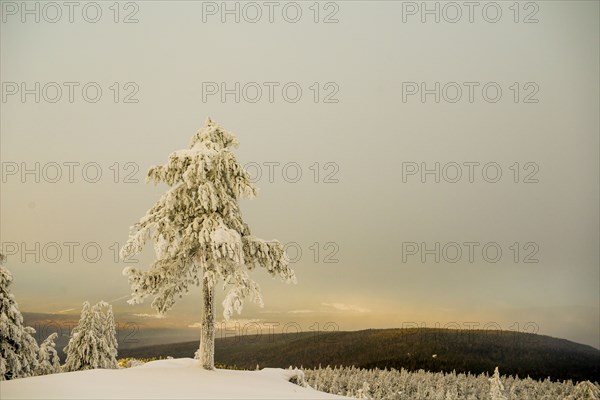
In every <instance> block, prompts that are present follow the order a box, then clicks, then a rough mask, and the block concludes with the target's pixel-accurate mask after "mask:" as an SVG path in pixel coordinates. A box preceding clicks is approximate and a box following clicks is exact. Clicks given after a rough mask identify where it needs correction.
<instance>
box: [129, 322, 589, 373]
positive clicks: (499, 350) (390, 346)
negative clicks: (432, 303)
mask: <svg viewBox="0 0 600 400" xmlns="http://www.w3.org/2000/svg"><path fill="white" fill-rule="evenodd" d="M197 347H198V342H197V341H194V342H185V343H174V344H165V345H155V346H148V347H139V348H133V349H127V350H123V351H120V352H119V357H158V356H172V357H193V355H194V352H195V351H196V349H197ZM216 362H218V363H223V364H227V365H235V366H238V367H241V368H255V367H256V365H257V364H258V365H260V367H288V366H290V365H296V366H300V365H302V366H304V367H316V366H319V365H322V366H326V365H331V366H333V365H345V366H350V365H354V366H357V367H362V368H374V367H378V368H386V367H387V368H396V369H400V368H405V369H408V370H418V369H424V370H428V371H452V370H456V372H471V373H477V374H478V373H482V372H490V373H491V372H493V370H494V368H495V367H496V366H498V367H499V368H500V371H501V372H502V374H506V375H515V374H518V375H519V376H520V377H526V376H530V377H531V378H535V379H544V378H547V377H551V378H552V379H553V380H563V379H573V380H585V379H588V380H591V381H600V351H599V350H597V349H594V348H593V347H590V346H586V345H582V344H578V343H574V342H570V341H568V340H565V339H557V338H552V337H549V336H542V335H534V334H529V333H518V332H507V331H483V330H468V331H463V330H448V329H431V328H420V329H369V330H363V331H355V332H334V333H323V332H320V333H319V334H318V335H317V334H316V333H315V332H303V333H300V334H287V335H285V334H274V335H266V334H265V335H261V336H237V337H229V338H222V339H217V341H216Z"/></svg>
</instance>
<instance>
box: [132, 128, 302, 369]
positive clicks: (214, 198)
mask: <svg viewBox="0 0 600 400" xmlns="http://www.w3.org/2000/svg"><path fill="white" fill-rule="evenodd" d="M237 145H238V141H237V139H236V138H235V137H234V136H233V135H232V134H231V133H229V132H227V131H225V130H223V129H222V128H220V127H219V126H218V125H217V124H216V123H214V122H213V121H211V120H210V118H209V119H207V121H206V124H205V126H204V127H203V128H202V129H201V130H200V131H198V132H197V133H196V134H195V135H194V136H193V138H192V141H191V144H190V147H189V149H186V150H180V151H176V152H174V153H172V154H171V155H170V156H169V160H168V161H167V163H166V164H165V165H163V166H157V167H152V168H150V170H149V171H148V180H149V181H153V182H154V183H159V182H164V183H166V184H167V185H169V186H170V189H169V190H168V191H167V192H166V193H165V194H164V195H163V196H162V197H161V198H160V199H159V200H158V202H157V203H156V204H155V205H154V206H153V207H152V208H151V209H150V210H149V211H148V212H147V213H146V216H145V217H143V218H142V219H141V220H140V221H139V222H138V223H137V224H135V225H134V226H133V227H132V228H131V232H130V236H129V240H128V241H127V243H126V244H125V246H124V247H123V249H122V250H121V257H123V258H127V257H129V256H131V255H134V254H136V253H139V252H140V251H141V250H142V248H143V246H144V245H145V243H146V241H147V240H148V239H150V238H151V239H152V240H153V242H154V248H155V253H156V260H155V261H154V263H153V264H152V265H151V267H150V269H149V271H141V270H139V269H136V268H126V269H125V270H124V271H123V272H124V274H125V275H127V276H128V278H129V284H130V286H131V289H132V292H133V293H132V298H131V300H129V302H130V303H131V304H133V303H141V302H142V301H143V300H144V298H146V297H147V296H155V297H154V300H153V302H152V307H153V308H155V309H156V310H157V312H158V313H159V314H163V313H165V312H166V311H167V310H169V309H170V308H171V307H172V306H173V305H174V303H175V298H176V296H179V297H181V296H182V295H183V294H186V293H188V291H189V287H190V286H191V285H196V286H200V284H201V285H202V298H203V300H202V303H203V309H202V316H201V334H200V347H199V349H198V351H197V352H196V357H197V358H199V359H200V361H201V365H202V366H203V367H204V368H206V369H214V334H215V333H214V331H215V327H214V324H215V291H214V287H215V285H216V283H217V282H218V281H220V280H222V281H223V282H224V289H226V288H228V291H227V294H226V296H225V300H224V301H223V307H224V311H223V315H224V318H225V319H226V320H228V319H229V318H230V317H231V315H232V314H233V312H234V311H237V312H238V313H240V312H241V310H242V305H243V301H244V299H249V300H252V301H254V302H256V303H258V304H259V305H262V297H261V294H260V290H259V286H258V284H257V283H256V282H254V281H253V280H252V279H250V277H249V275H248V271H250V270H252V269H253V268H255V267H256V266H260V267H262V268H265V269H266V270H267V271H268V272H269V273H270V274H271V275H273V276H276V275H279V276H280V277H281V279H282V280H284V281H286V282H295V276H294V272H293V271H292V270H291V269H290V268H289V266H288V260H287V257H286V255H285V252H284V249H283V246H282V245H281V243H279V242H278V241H264V240H261V239H258V238H256V237H253V236H252V235H251V234H250V229H249V228H248V226H247V225H246V224H245V223H244V221H243V220H242V215H241V211H240V206H239V200H240V199H241V198H244V197H245V198H252V197H254V196H255V195H256V189H255V187H254V186H253V185H252V183H251V182H250V178H249V175H248V173H247V172H246V171H245V170H244V169H243V168H242V167H241V166H240V165H239V164H238V162H237V161H236V159H235V157H234V155H233V153H232V151H231V148H232V147H237Z"/></svg>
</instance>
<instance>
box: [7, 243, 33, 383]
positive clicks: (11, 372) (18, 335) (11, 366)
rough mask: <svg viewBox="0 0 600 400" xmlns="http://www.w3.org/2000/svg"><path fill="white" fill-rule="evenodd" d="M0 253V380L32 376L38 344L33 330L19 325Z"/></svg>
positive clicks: (20, 322) (16, 308) (19, 316)
mask: <svg viewBox="0 0 600 400" xmlns="http://www.w3.org/2000/svg"><path fill="white" fill-rule="evenodd" d="M4 261H5V257H4V255H3V254H0V380H5V379H14V378H23V377H26V376H31V375H33V373H34V371H35V368H36V366H37V351H38V345H37V343H36V341H35V338H34V337H33V334H34V333H35V330H34V329H33V328H31V327H28V326H27V327H26V326H24V325H23V316H22V315H21V312H20V311H19V306H18V305H17V303H16V301H15V297H14V295H13V294H12V293H10V291H9V290H8V287H9V286H10V284H11V282H12V280H13V277H12V274H11V273H10V271H9V270H8V269H6V268H5V267H4V265H3V264H4Z"/></svg>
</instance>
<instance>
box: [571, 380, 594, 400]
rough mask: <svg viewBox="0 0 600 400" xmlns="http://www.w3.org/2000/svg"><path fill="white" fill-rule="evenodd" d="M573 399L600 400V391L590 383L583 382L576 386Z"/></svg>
mask: <svg viewBox="0 0 600 400" xmlns="http://www.w3.org/2000/svg"><path fill="white" fill-rule="evenodd" d="M573 392H574V395H573V397H574V398H575V399H577V400H599V399H600V389H599V388H598V386H596V385H594V384H593V383H592V382H590V381H582V382H579V383H578V384H577V386H575V389H574V391H573Z"/></svg>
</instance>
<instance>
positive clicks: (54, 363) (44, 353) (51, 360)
mask: <svg viewBox="0 0 600 400" xmlns="http://www.w3.org/2000/svg"><path fill="white" fill-rule="evenodd" d="M57 337H58V333H56V332H54V333H52V334H51V335H50V336H48V337H47V338H46V340H44V341H43V342H42V344H40V349H39V351H38V365H37V368H36V369H35V375H48V374H56V373H59V372H60V371H61V369H60V358H59V357H58V353H57V352H56V348H55V347H56V344H55V343H54V341H55V340H56V338H57Z"/></svg>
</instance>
